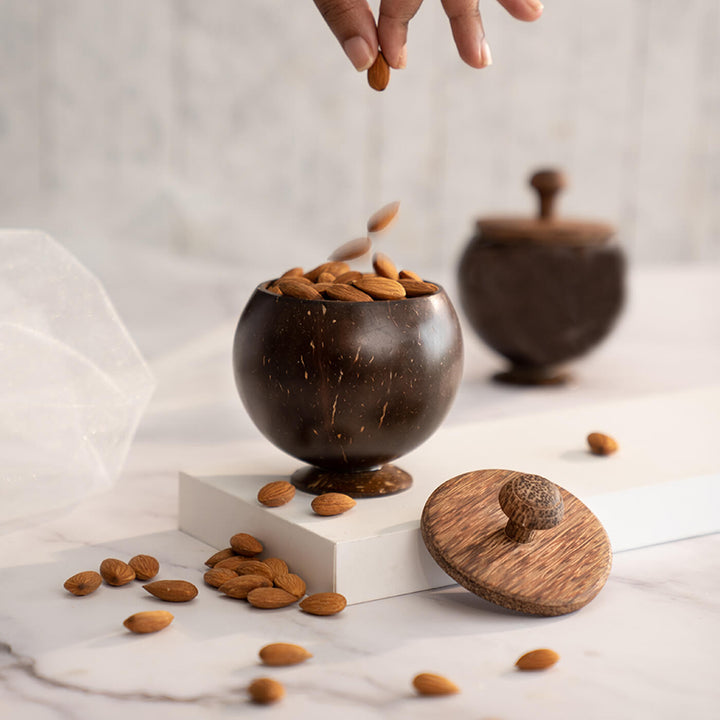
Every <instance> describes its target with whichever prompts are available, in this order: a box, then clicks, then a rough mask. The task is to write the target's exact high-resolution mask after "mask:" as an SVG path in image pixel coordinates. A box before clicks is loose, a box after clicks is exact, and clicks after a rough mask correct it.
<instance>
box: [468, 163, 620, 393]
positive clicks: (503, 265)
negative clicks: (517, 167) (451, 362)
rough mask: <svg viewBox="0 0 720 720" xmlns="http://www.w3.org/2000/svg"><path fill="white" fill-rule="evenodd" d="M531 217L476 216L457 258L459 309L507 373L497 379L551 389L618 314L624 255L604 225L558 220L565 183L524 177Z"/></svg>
mask: <svg viewBox="0 0 720 720" xmlns="http://www.w3.org/2000/svg"><path fill="white" fill-rule="evenodd" d="M530 184H531V186H532V187H533V188H534V189H535V190H536V192H537V194H538V200H539V203H538V204H539V211H538V214H537V216H536V217H485V218H481V219H479V220H478V221H477V226H476V232H475V234H474V236H473V237H472V238H471V240H470V242H469V244H468V246H467V247H466V249H465V251H464V253H463V255H462V258H461V260H460V266H459V273H458V280H459V291H460V302H461V306H462V309H463V310H464V312H465V314H466V316H467V318H468V320H469V322H470V324H471V326H472V327H473V329H474V330H475V331H476V332H477V333H478V335H479V336H480V338H482V340H484V341H485V342H486V343H487V344H488V345H489V346H490V347H491V348H493V350H495V351H496V352H498V353H500V354H501V355H502V356H504V357H505V358H506V359H507V360H508V361H509V363H510V367H509V368H508V369H507V370H506V371H504V372H500V373H498V374H497V375H496V376H495V378H496V379H497V380H501V381H505V382H512V383H518V384H529V385H533V384H536V385H542V384H557V383H562V382H564V381H565V380H567V379H568V377H569V375H568V373H567V371H566V365H567V363H568V362H569V361H571V360H573V359H575V358H578V357H580V356H581V355H584V354H585V353H587V352H588V351H590V350H591V349H592V348H594V347H595V346H597V345H598V344H599V343H600V342H601V341H602V340H603V339H604V338H605V337H606V336H607V335H608V333H609V332H610V331H611V330H612V328H613V326H614V325H615V322H616V320H617V318H618V316H619V315H620V312H621V310H622V307H623V302H624V295H625V290H624V286H625V255H624V253H623V250H622V248H621V247H620V246H619V245H618V244H617V242H616V239H615V229H614V227H613V226H612V225H609V224H608V223H605V222H596V221H588V220H574V219H565V218H561V217H558V216H557V214H556V209H555V208H556V198H557V195H558V193H559V192H560V191H561V190H562V189H563V188H564V187H565V185H566V179H565V177H564V175H563V174H562V173H561V172H559V171H557V170H543V171H540V172H537V173H535V174H534V175H533V176H532V177H531V179H530Z"/></svg>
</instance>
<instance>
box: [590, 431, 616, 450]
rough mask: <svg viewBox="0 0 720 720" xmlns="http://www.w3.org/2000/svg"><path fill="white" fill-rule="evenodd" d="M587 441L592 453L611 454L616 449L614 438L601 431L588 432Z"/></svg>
mask: <svg viewBox="0 0 720 720" xmlns="http://www.w3.org/2000/svg"><path fill="white" fill-rule="evenodd" d="M587 442H588V445H589V446H590V452H591V453H592V454H593V455H612V454H613V453H614V452H616V451H617V449H618V444H617V442H616V441H615V439H614V438H611V437H610V436H609V435H604V434H603V433H598V432H594V433H590V434H589V435H588V436H587Z"/></svg>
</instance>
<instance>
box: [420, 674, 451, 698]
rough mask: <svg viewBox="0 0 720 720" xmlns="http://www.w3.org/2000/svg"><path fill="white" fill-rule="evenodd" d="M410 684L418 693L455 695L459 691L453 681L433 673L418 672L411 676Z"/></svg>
mask: <svg viewBox="0 0 720 720" xmlns="http://www.w3.org/2000/svg"><path fill="white" fill-rule="evenodd" d="M412 684H413V687H414V688H415V690H417V692H418V694H420V695H455V694H456V693H459V692H460V688H459V687H458V686H457V685H456V684H455V683H454V682H452V681H451V680H448V679H447V678H446V677H443V676H442V675H435V674H434V673H420V674H419V675H416V676H415V677H414V678H413V681H412Z"/></svg>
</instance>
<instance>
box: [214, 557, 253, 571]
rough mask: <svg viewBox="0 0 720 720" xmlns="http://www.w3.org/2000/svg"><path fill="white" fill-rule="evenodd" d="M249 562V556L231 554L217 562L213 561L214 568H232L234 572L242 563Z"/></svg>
mask: <svg viewBox="0 0 720 720" xmlns="http://www.w3.org/2000/svg"><path fill="white" fill-rule="evenodd" d="M248 562H250V558H249V557H243V556H242V555H233V556H232V557H229V558H225V559H224V560H221V561H220V562H219V563H215V568H214V569H215V570H233V571H234V572H237V569H238V568H239V567H240V566H241V565H244V564H245V563H248Z"/></svg>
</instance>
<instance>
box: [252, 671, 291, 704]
mask: <svg viewBox="0 0 720 720" xmlns="http://www.w3.org/2000/svg"><path fill="white" fill-rule="evenodd" d="M248 695H249V696H250V699H251V700H252V701H253V702H254V703H258V704H259V705H269V704H270V703H274V702H277V701H278V700H281V699H282V698H283V697H284V696H285V688H284V687H283V685H282V683H279V682H278V681H277V680H273V679H272V678H257V679H256V680H253V681H252V682H251V683H250V685H248Z"/></svg>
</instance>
